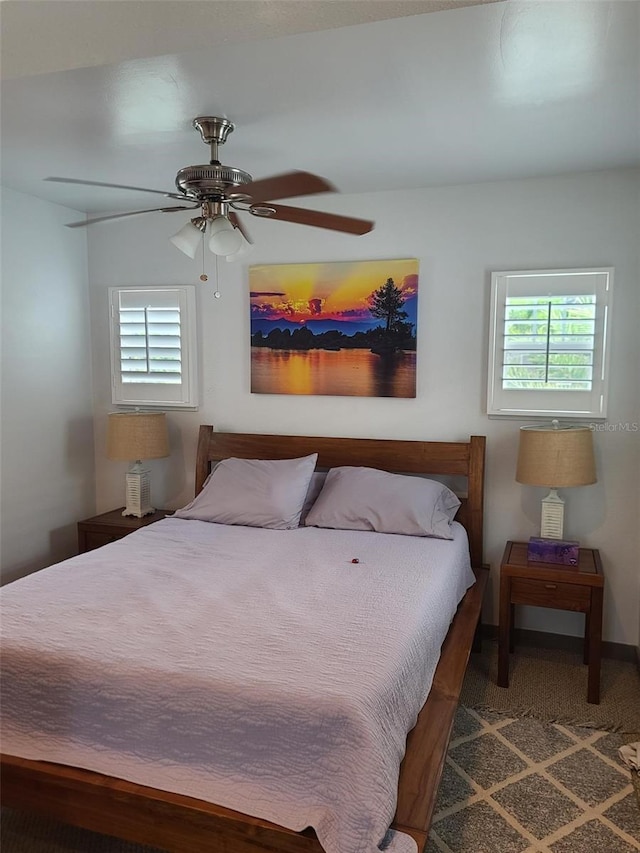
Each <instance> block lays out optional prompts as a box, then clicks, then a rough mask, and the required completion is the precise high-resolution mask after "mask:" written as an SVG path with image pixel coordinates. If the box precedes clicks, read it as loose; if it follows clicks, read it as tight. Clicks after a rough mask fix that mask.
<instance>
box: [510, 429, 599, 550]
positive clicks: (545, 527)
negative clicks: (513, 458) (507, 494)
mask: <svg viewBox="0 0 640 853" xmlns="http://www.w3.org/2000/svg"><path fill="white" fill-rule="evenodd" d="M516 480H517V481H518V483H525V484H526V485H529V486H547V487H548V488H550V489H551V491H550V492H549V494H548V495H547V496H546V498H543V500H542V526H541V530H540V535H541V537H542V538H543V539H562V533H563V527H564V500H563V499H562V498H561V497H560V496H559V495H558V492H557V489H560V488H570V487H573V486H588V485H590V484H591V483H595V482H596V465H595V460H594V456H593V433H592V431H591V430H590V429H589V427H586V426H585V427H582V426H562V425H561V424H560V423H559V422H558V421H556V420H554V421H552V422H551V423H550V424H549V425H544V424H542V425H537V426H525V427H521V428H520V447H519V449H518V467H517V471H516Z"/></svg>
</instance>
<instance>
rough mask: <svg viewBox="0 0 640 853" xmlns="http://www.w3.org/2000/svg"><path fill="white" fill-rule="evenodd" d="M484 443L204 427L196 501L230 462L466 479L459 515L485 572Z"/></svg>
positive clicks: (200, 438)
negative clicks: (311, 462) (283, 462)
mask: <svg viewBox="0 0 640 853" xmlns="http://www.w3.org/2000/svg"><path fill="white" fill-rule="evenodd" d="M485 443H486V439H485V437H484V436H483V435H472V436H471V438H470V439H469V441H395V440H393V439H377V438H322V437H319V436H317V437H312V436H306V435H260V434H257V433H255V434H254V433H235V432H214V430H213V427H212V426H210V425H208V424H203V425H202V426H201V427H200V434H199V436H198V453H197V457H196V489H195V493H196V495H197V494H198V493H199V492H200V491H201V489H202V486H203V485H204V481H205V480H206V479H207V477H208V476H209V473H210V471H211V465H212V463H215V462H219V461H220V460H221V459H227V458H228V457H230V456H235V457H239V458H241V459H291V458H295V457H298V456H308V455H309V454H310V453H317V454H318V463H317V465H318V468H336V467H338V466H339V465H363V466H365V467H367V468H379V469H381V470H383V471H393V472H395V473H403V474H433V475H436V476H445V475H449V476H463V477H466V480H467V496H466V497H465V498H462V499H461V500H462V506H461V507H460V509H459V510H458V513H457V515H456V521H459V522H460V523H461V524H463V525H464V527H465V528H466V530H467V534H468V536H469V549H470V552H471V565H472V566H473V567H474V568H478V569H479V568H480V567H481V566H482V554H483V538H482V537H483V512H484V453H485Z"/></svg>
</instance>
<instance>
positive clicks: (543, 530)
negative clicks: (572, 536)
mask: <svg viewBox="0 0 640 853" xmlns="http://www.w3.org/2000/svg"><path fill="white" fill-rule="evenodd" d="M563 529H564V501H563V500H562V498H561V497H560V496H559V495H558V492H557V491H556V490H555V489H551V491H550V492H549V494H548V495H547V496H546V498H543V499H542V524H541V527H540V536H541V538H542V539H562V532H563Z"/></svg>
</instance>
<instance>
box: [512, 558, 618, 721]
mask: <svg viewBox="0 0 640 853" xmlns="http://www.w3.org/2000/svg"><path fill="white" fill-rule="evenodd" d="M603 592H604V575H603V573H602V562H601V560H600V553H599V551H598V550H597V549H595V548H580V559H579V562H578V565H577V566H564V565H558V564H556V563H534V562H529V561H528V559H527V543H526V542H507V545H506V548H505V550H504V556H503V558H502V565H501V566H500V629H499V645H498V686H499V687H508V686H509V652H510V651H513V622H514V611H515V605H516V604H529V605H532V606H534V607H553V608H556V609H558V610H575V611H578V612H579V613H584V614H585V633H584V662H585V663H586V664H588V665H589V679H588V688H587V702H591V703H592V704H595V705H597V704H599V702H600V662H601V658H602V598H603Z"/></svg>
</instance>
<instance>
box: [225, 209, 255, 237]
mask: <svg viewBox="0 0 640 853" xmlns="http://www.w3.org/2000/svg"><path fill="white" fill-rule="evenodd" d="M229 219H230V220H231V222H232V223H233V224H234V225H235V226H236V228H237V229H238V231H239V232H240V233H241V234H242V236H243V237H244V239H245V240H246V241H247V243H251V244H253V240H252V239H251V237H250V236H249V232H248V231H247V229H246V228H245V227H244V225H243V224H242V222H241V221H240V217H239V216H238V214H237V213H233V211H231V212H230V213H229Z"/></svg>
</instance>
